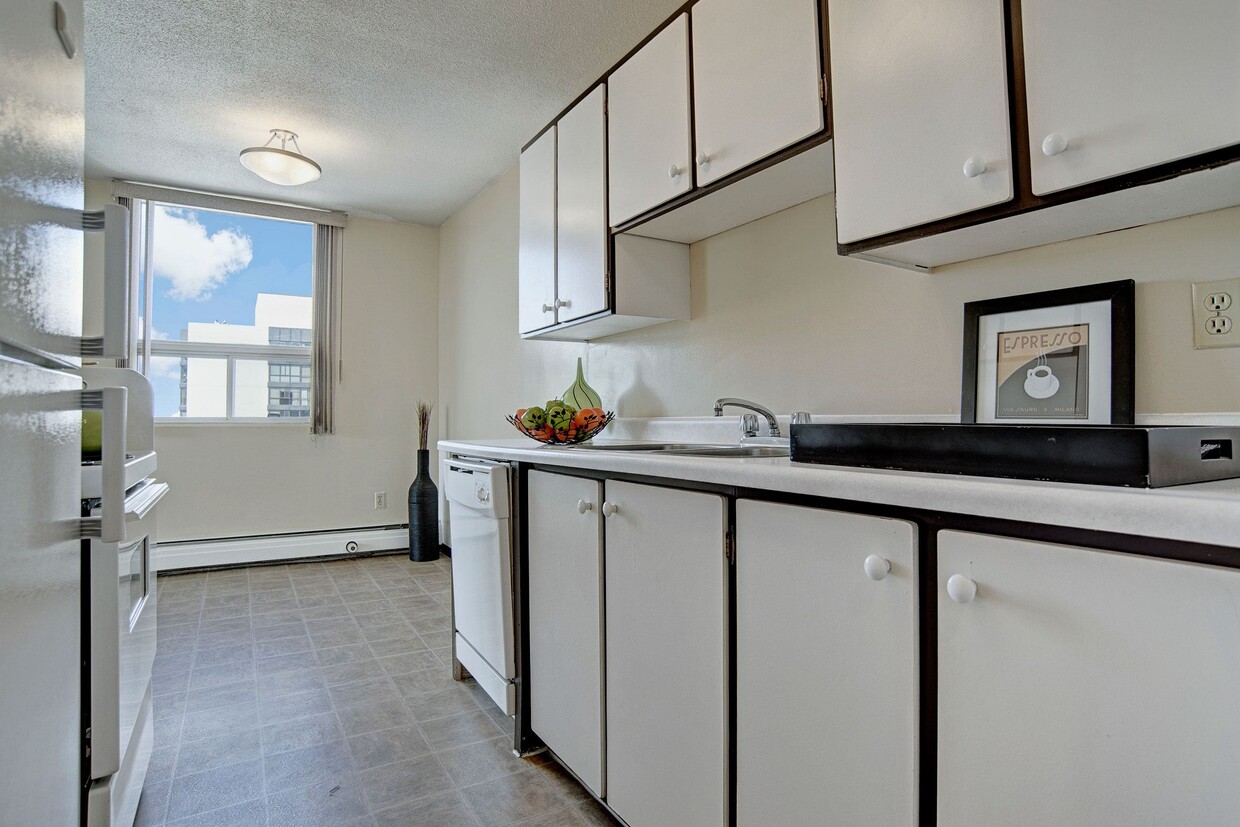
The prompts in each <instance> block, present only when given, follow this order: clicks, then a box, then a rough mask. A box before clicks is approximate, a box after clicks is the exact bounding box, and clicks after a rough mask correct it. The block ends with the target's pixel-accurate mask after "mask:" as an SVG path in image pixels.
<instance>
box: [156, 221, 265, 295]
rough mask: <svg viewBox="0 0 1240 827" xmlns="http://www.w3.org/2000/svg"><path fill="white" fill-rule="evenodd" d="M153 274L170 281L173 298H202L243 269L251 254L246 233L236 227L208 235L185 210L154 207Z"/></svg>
mask: <svg viewBox="0 0 1240 827" xmlns="http://www.w3.org/2000/svg"><path fill="white" fill-rule="evenodd" d="M154 252H155V261H154V269H155V275H156V277H159V278H165V279H167V280H168V281H170V282H172V289H170V290H169V291H168V295H169V296H171V297H172V298H174V299H179V300H182V301H185V300H194V301H202V300H204V299H208V298H210V297H211V292H212V291H213V290H215V288H217V287H219V286H220V285H222V284H223V283H224V282H226V281H228V277H229V276H231V275H232V274H233V273H236V272H238V271H239V270H244V269H245V268H246V267H247V266H248V265H249V263H250V260H251V259H252V258H253V257H254V249H253V246H252V245H251V243H250V238H249V236H247V235H244V234H242V233H239V232H237V231H236V230H220V231H219V232H217V233H215V234H214V235H208V234H207V228H206V227H204V226H203V225H202V224H201V222H199V221H198V216H197V215H196V214H195V213H193V212H191V211H188V210H180V209H175V208H171V207H160V208H158V209H157V210H155V250H154Z"/></svg>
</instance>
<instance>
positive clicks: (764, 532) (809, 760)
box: [736, 500, 919, 827]
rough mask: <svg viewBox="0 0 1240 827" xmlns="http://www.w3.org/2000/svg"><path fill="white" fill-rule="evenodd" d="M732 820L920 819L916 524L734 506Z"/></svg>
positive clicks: (904, 821)
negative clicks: (734, 815)
mask: <svg viewBox="0 0 1240 827" xmlns="http://www.w3.org/2000/svg"><path fill="white" fill-rule="evenodd" d="M736 532H737V542H736V694H737V697H736V706H737V710H736V712H737V715H736V718H737V720H736V751H737V778H736V803H737V824H738V825H741V826H742V827H746V826H747V825H769V824H787V825H798V824H804V825H808V824H874V825H880V824H881V825H890V826H892V827H894V825H913V824H916V823H917V722H918V685H919V684H918V657H917V653H918V634H917V529H916V527H915V526H914V525H913V524H911V523H908V522H905V521H902V520H893V519H885V518H880V517H870V516H863V515H858V514H845V513H841V512H836V511H826V510H822V509H816V508H802V507H796V506H788V505H781V504H776V503H768V502H758V501H752V500H740V501H738V502H737V504H736Z"/></svg>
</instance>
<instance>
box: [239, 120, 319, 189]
mask: <svg viewBox="0 0 1240 827" xmlns="http://www.w3.org/2000/svg"><path fill="white" fill-rule="evenodd" d="M277 140H278V141H279V142H280V146H279V147H275V146H272V144H273V143H274V142H275V141H277ZM290 142H291V143H292V144H293V149H289V148H288V145H289V143H290ZM294 150H296V151H294ZM241 164H242V166H244V167H245V168H246V169H248V170H249V171H250V172H252V173H254V174H255V175H257V176H258V177H259V178H262V179H263V180H265V181H270V182H271V183H273V184H279V185H281V186H284V187H293V186H296V185H298V184H308V183H310V182H311V181H317V180H318V179H319V176H320V175H322V174H323V168H322V167H320V166H319V165H318V164H316V163H315V162H314V161H312V160H310V159H309V158H307V157H306V156H305V155H302V154H301V147H300V146H298V145H297V133H296V132H290V131H289V130H287V129H273V130H271V137H270V138H268V139H267V143H265V144H263V145H262V146H252V147H249V148H247V149H243V150H241Z"/></svg>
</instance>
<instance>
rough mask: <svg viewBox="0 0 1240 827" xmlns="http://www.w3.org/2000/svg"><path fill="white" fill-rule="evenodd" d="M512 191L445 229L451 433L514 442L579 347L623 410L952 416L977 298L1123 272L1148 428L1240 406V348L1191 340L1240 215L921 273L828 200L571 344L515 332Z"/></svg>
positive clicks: (782, 218) (732, 237)
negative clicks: (673, 301)
mask: <svg viewBox="0 0 1240 827" xmlns="http://www.w3.org/2000/svg"><path fill="white" fill-rule="evenodd" d="M517 194H518V181H517V175H516V171H515V169H514V170H513V171H511V172H509V173H508V174H506V175H505V176H503V177H502V178H500V179H499V180H498V181H496V182H495V183H494V184H492V185H491V186H490V187H489V188H488V189H487V190H486V191H484V192H483V193H482V194H481V195H479V196H478V197H477V198H476V199H475V200H474V201H473V202H472V203H471V204H469V205H468V206H467V207H465V208H463V209H462V210H461V211H459V212H458V213H457V214H456V215H455V216H453V217H452V218H451V219H450V220H449V221H448V222H447V223H446V224H445V225H444V226H443V228H442V230H441V238H440V251H441V255H440V296H441V306H440V314H441V315H440V330H441V341H440V389H441V398H442V399H443V401H444V405H445V409H444V413H445V417H444V423H445V425H444V427H445V431H444V434H443V435H445V436H451V437H455V438H472V437H478V438H481V437H488V436H506V435H507V430H508V428H509V426H508V425H507V423H506V422H504V421H503V414H505V413H508V412H510V411H511V409H515V408H517V407H521V406H524V405H528V404H530V402H531V400H541V399H545V398H546V397H547V395H548V394H551V393H557V392H559V390H560V389H561V388H563V387H566V386H567V385H568V384H569V383H570V382H571V381H572V377H573V375H574V372H575V367H576V358H577V357H578V356H583V357H584V358H585V365H586V377H587V379H588V380H589V382H590V384H591V385H592V386H594V387H595V388H596V389H597V390H598V392H599V394H600V395H601V396H602V398H603V403H604V406H605V407H607V408H608V409H614V410H616V411H617V413H618V414H619V415H620V416H621V417H626V418H646V417H699V416H708V415H709V414H710V411H711V406H712V404H713V402H714V400H715V399H716V398H717V397H720V396H741V397H745V398H748V399H753V400H755V401H758V402H760V403H762V404H764V405H766V406H768V407H770V408H771V409H773V410H775V411H776V412H778V413H781V414H787V413H790V412H791V411H795V410H807V411H810V412H813V413H819V414H824V415H826V414H829V415H841V416H846V417H848V418H850V419H856V418H858V416H862V415H888V416H899V417H911V418H915V419H921V420H923V421H925V420H926V419H927V418H928V417H931V416H934V417H946V418H947V419H948V420H949V421H951V420H953V419H955V418H956V417H958V415H959V406H960V401H959V400H960V360H961V357H960V352H961V328H962V325H963V311H962V307H963V305H964V303H965V302H968V301H974V300H978V299H986V298H994V297H998V296H1007V295H1016V294H1019V293H1027V292H1035V291H1039V290H1049V289H1054V288H1059V287H1069V286H1073V285H1079V284H1089V283H1095V282H1103V281H1109V280H1115V279H1121V278H1131V279H1134V280H1135V281H1136V282H1137V399H1136V408H1137V413H1138V415H1139V421H1144V420H1143V419H1142V417H1144V416H1150V415H1155V414H1182V413H1192V414H1203V415H1205V416H1207V417H1209V416H1210V415H1211V414H1212V413H1215V412H1218V413H1223V412H1235V411H1240V349H1225V350H1212V351H1195V350H1193V349H1192V339H1191V321H1190V318H1191V298H1190V295H1191V293H1190V287H1189V282H1191V281H1192V280H1210V279H1219V278H1225V277H1227V276H1229V275H1234V274H1235V272H1236V264H1235V262H1237V261H1240V208H1233V209H1229V210H1221V211H1218V212H1213V213H1206V214H1203V215H1198V216H1193V217H1190V218H1183V219H1177V220H1175V221H1168V222H1163V223H1160V224H1154V225H1150V226H1147V227H1139V228H1134V229H1131V230H1124V231H1121V232H1116V233H1110V234H1107V235H1102V236H1095V237H1091V238H1084V239H1078V240H1075V241H1067V242H1063V243H1060V244H1054V245H1049V246H1046V247H1040V248H1035V249H1031V250H1023V251H1018V252H1013V253H1006V254H1004V255H1000V256H992V257H990V258H985V259H979V260H976V261H971V262H965V263H962V264H957V265H952V266H949V267H944V268H942V269H940V270H937V271H936V272H934V273H932V274H929V275H924V274H918V273H913V272H908V271H904V270H898V269H894V268H891V267H886V266H883V265H878V264H872V263H869V262H863V261H857V260H852V259H845V258H840V257H838V256H837V255H836V254H835V245H834V235H835V234H834V226H833V221H834V202H833V199H832V198H831V197H830V196H826V197H823V198H819V199H815V200H813V201H810V202H807V203H805V204H802V205H800V206H797V207H793V208H791V209H789V210H785V211H783V212H781V213H777V214H775V215H772V216H769V217H767V218H764V219H762V220H760V221H756V222H753V223H752V224H748V225H745V226H743V227H738V228H737V229H735V230H731V231H729V232H727V233H723V234H721V235H718V236H715V237H714V238H710V239H706V240H705V241H702V242H699V243H697V244H695V245H693V248H692V250H691V268H692V280H693V283H692V293H693V297H692V303H693V305H692V311H693V319H692V321H688V322H672V323H669V324H665V325H659V326H657V327H651V328H646V329H644V330H640V331H634V332H632V333H626V334H621V335H619V336H614V337H611V338H609V339H605V340H602V341H599V342H594V343H590V344H577V343H560V342H531V341H522V340H520V339H519V337H518V335H517V332H516V331H517V323H516V289H517V277H516V268H517ZM480 331H482V333H481V334H480Z"/></svg>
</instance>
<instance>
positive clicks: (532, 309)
mask: <svg viewBox="0 0 1240 827" xmlns="http://www.w3.org/2000/svg"><path fill="white" fill-rule="evenodd" d="M520 175H521V207H520V216H521V219H520V222H521V230H520V233H521V242H520V249H519V251H518V265H517V273H518V276H517V288H518V290H517V292H518V299H517V307H518V310H517V317H518V322H519V328H520V330H521V332H522V333H528V332H530V331H531V330H538V329H539V328H543V327H547V326H549V325H553V324H555V126H554V125H552V126H551V127H550V128H549V129H548V130H547V131H546V132H544V133H543V134H542V136H541V137H539V139H538V140H537V141H535V142H534V143H532V144H531V145H530V146H529V148H528V149H526V150H525V151H524V152H522V153H521V172H520Z"/></svg>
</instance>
